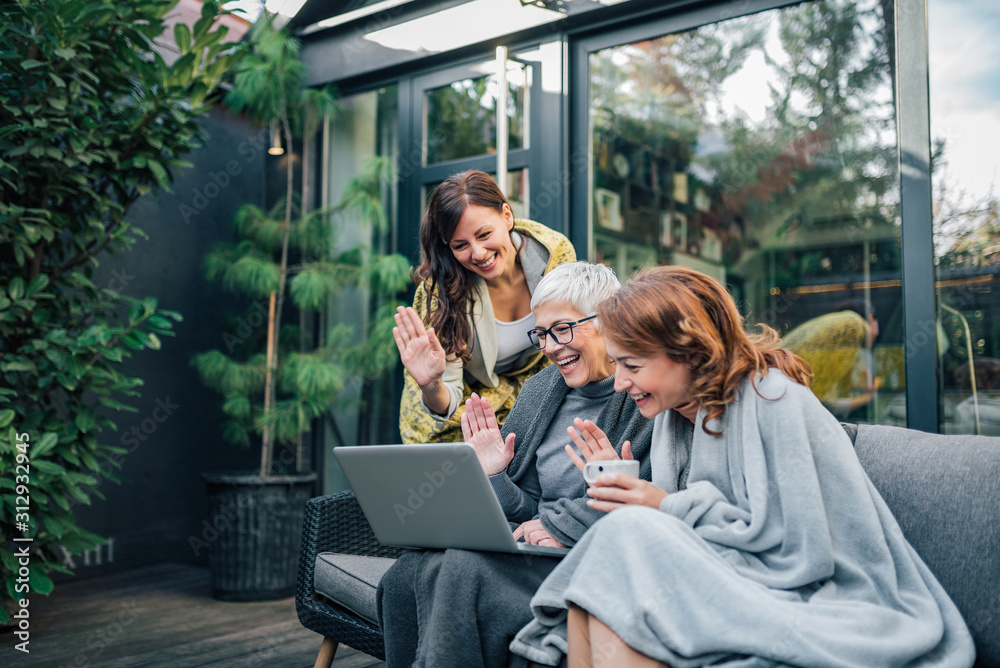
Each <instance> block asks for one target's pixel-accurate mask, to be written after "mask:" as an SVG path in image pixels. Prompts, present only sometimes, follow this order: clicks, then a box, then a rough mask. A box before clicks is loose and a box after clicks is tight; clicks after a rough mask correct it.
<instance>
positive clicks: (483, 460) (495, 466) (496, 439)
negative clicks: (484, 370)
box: [462, 392, 514, 475]
mask: <svg viewBox="0 0 1000 668" xmlns="http://www.w3.org/2000/svg"><path fill="white" fill-rule="evenodd" d="M462 439H463V440H464V441H465V442H466V443H469V444H470V445H472V447H473V448H475V450H476V456H477V457H479V463H480V464H482V466H483V470H484V471H485V472H486V475H496V474H497V473H500V472H501V471H503V470H505V469H506V468H507V465H508V464H510V460H512V459H514V434H508V435H507V440H506V441H505V440H504V439H503V438H501V437H500V426H499V425H498V424H497V416H496V413H494V412H493V406H491V405H490V402H489V401H487V400H486V399H483V398H482V397H480V396H479V395H478V394H476V393H475V392H473V393H472V396H471V397H470V398H469V399H468V400H467V401H466V402H465V412H464V413H462Z"/></svg>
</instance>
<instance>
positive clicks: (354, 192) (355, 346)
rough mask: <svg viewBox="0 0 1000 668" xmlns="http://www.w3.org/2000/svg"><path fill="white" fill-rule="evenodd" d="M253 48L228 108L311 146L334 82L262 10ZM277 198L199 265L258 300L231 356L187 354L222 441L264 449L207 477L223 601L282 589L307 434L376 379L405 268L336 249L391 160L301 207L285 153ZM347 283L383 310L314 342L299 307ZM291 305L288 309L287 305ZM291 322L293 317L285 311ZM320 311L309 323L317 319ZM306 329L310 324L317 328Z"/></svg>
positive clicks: (370, 207)
mask: <svg viewBox="0 0 1000 668" xmlns="http://www.w3.org/2000/svg"><path fill="white" fill-rule="evenodd" d="M250 35H251V40H250V53H249V54H248V55H247V57H246V58H245V60H243V61H242V62H241V64H240V67H239V68H238V70H237V72H236V76H235V79H234V86H233V90H232V91H231V92H230V93H229V95H228V96H227V103H228V104H229V105H231V106H232V107H233V108H234V109H235V110H237V111H241V112H245V113H246V114H248V115H249V116H250V117H251V118H252V119H253V120H255V121H257V122H259V123H261V124H262V125H264V126H267V127H271V128H274V131H275V132H277V133H278V136H279V137H280V138H281V140H282V145H283V146H285V147H288V148H289V149H290V148H291V147H293V146H294V144H293V141H292V140H293V138H296V137H297V138H299V139H300V140H301V141H302V142H303V143H304V142H307V141H309V139H310V138H311V137H312V135H313V134H314V132H315V130H316V128H317V126H318V123H319V121H320V120H321V119H322V118H323V117H324V115H327V114H331V113H333V112H334V111H335V108H336V105H335V100H334V97H333V94H332V93H331V92H330V91H329V90H316V89H307V88H303V83H304V77H305V68H304V67H303V65H302V63H301V61H300V60H299V45H298V42H297V41H296V40H295V39H294V38H293V37H291V36H290V35H288V34H287V33H285V32H283V31H280V30H277V29H275V28H274V26H273V24H272V22H271V19H270V18H269V17H267V16H265V17H264V18H263V19H262V20H260V21H258V22H257V24H255V26H254V27H253V29H252V30H251V33H250ZM284 162H285V169H286V180H285V184H286V187H285V194H284V196H283V198H282V199H281V201H280V202H278V204H277V205H276V206H275V207H274V208H272V209H271V210H269V211H264V210H263V209H261V208H260V207H258V206H256V205H254V204H246V205H244V206H242V207H241V208H240V209H239V210H238V211H237V213H236V215H235V216H234V218H233V226H234V231H235V234H236V241H235V242H233V243H230V244H225V245H222V246H219V247H217V248H216V249H215V250H213V251H212V252H211V253H210V254H209V256H208V257H207V258H206V260H205V264H204V267H205V272H206V275H207V277H208V279H209V280H212V281H218V282H219V283H221V285H222V286H223V287H224V288H225V289H227V290H230V291H233V292H237V293H242V294H244V295H247V296H249V297H251V298H252V299H254V300H256V301H255V302H254V303H253V304H252V305H251V306H250V311H249V312H248V313H247V314H246V315H245V317H244V318H243V322H244V323H247V324H250V323H253V322H254V319H253V315H254V314H255V313H256V314H257V315H258V318H257V321H258V323H259V327H258V328H257V329H256V331H254V330H253V328H252V327H250V328H249V329H250V331H248V332H242V333H240V332H238V334H245V335H240V336H232V335H228V336H226V337H224V340H225V341H226V342H227V344H226V347H227V350H226V351H222V350H211V351H207V352H204V353H201V354H199V355H197V356H196V357H195V359H194V360H193V364H194V366H195V367H196V368H197V370H198V372H199V374H200V376H201V378H202V380H203V382H204V383H205V384H206V385H208V386H209V387H212V388H213V389H215V390H217V391H219V392H220V393H221V394H222V395H223V397H224V403H223V405H222V413H223V415H224V418H223V423H222V426H223V430H222V431H223V437H224V438H225V439H226V440H228V441H230V442H232V443H235V444H239V445H243V446H250V445H253V444H259V447H260V466H259V467H258V470H257V471H254V472H253V473H206V474H205V476H204V477H205V480H206V482H207V485H208V493H209V504H210V517H209V523H208V527H206V529H207V530H210V531H209V534H210V535H208V536H207V537H206V536H203V539H204V540H202V539H197V540H200V541H201V542H204V543H206V544H207V547H208V551H209V565H210V567H211V571H212V587H213V593H214V595H215V596H216V597H218V598H223V599H229V600H259V599H265V598H279V597H283V596H288V595H291V594H292V593H293V591H294V586H295V575H296V564H297V559H298V546H299V537H300V534H301V528H302V516H303V512H304V510H305V503H306V501H307V500H308V499H309V497H310V496H311V493H312V483H313V481H314V480H315V478H316V474H315V473H314V472H309V471H303V470H302V463H303V457H302V435H303V434H304V433H306V432H308V431H309V430H310V427H311V425H312V424H313V422H314V421H315V420H317V419H318V418H321V417H323V416H326V415H328V414H329V410H330V406H331V405H332V404H333V403H334V402H336V401H338V400H339V398H340V397H341V395H342V393H343V391H344V387H345V382H346V380H347V379H350V378H353V377H366V376H367V377H371V376H373V375H377V374H378V373H380V372H382V371H384V370H386V369H388V368H391V367H392V365H393V364H394V362H395V357H394V354H393V353H394V351H395V344H394V342H393V340H392V334H391V328H392V316H391V313H392V312H393V310H394V309H395V307H396V305H397V304H398V303H399V302H398V300H397V299H396V295H397V294H398V293H399V292H401V291H402V290H404V289H405V288H406V285H407V283H408V281H409V263H408V262H407V260H406V259H405V258H404V257H402V256H400V255H381V254H378V253H374V252H372V251H371V250H370V249H369V248H367V247H365V246H352V247H349V248H342V247H340V246H339V245H338V240H337V237H336V229H337V228H336V226H335V225H333V224H332V220H333V219H335V218H336V217H343V216H351V220H352V221H353V220H354V219H357V218H360V219H362V220H363V221H365V222H367V223H368V224H370V225H373V226H374V227H376V228H377V229H379V230H382V231H384V228H385V226H386V224H387V223H386V218H385V214H384V210H383V208H382V205H381V198H382V192H383V188H384V185H385V184H386V183H387V182H388V181H389V180H390V179H392V178H393V175H392V169H391V165H390V163H389V162H388V161H387V160H385V159H376V160H374V161H373V162H372V163H371V164H370V165H369V167H368V169H367V170H366V171H365V173H363V174H362V175H360V176H359V177H357V178H356V179H354V180H353V181H352V182H351V183H350V184H349V185H348V187H347V188H346V190H345V192H344V195H343V197H342V198H341V200H340V201H339V202H338V203H337V204H336V205H334V206H332V207H330V208H327V209H321V210H316V211H308V212H307V211H303V210H302V208H301V206H300V204H299V202H300V199H299V196H298V193H296V191H295V182H294V172H293V168H294V161H293V160H292V159H288V158H286V159H285V160H284ZM349 287H362V288H365V289H367V290H368V291H369V294H370V296H371V299H372V301H373V303H375V304H377V305H378V308H377V309H376V311H375V314H374V316H373V317H372V319H371V321H372V322H373V323H374V325H373V326H371V327H369V328H368V330H369V331H367V332H364V333H354V331H353V328H352V327H351V326H350V325H347V324H340V325H337V326H334V327H331V328H328V329H327V330H326V331H320V332H319V333H318V336H317V337H316V338H317V340H316V341H315V342H311V341H310V338H311V337H310V336H309V334H310V332H308V331H306V329H308V327H306V328H304V327H303V323H306V318H305V316H306V314H321V313H322V312H323V311H324V310H325V309H327V308H328V306H329V304H330V300H331V299H332V298H333V297H334V296H336V295H337V294H338V293H339V292H340V291H342V290H344V289H345V288H349ZM288 301H290V302H291V304H289V303H288ZM293 319H294V321H295V323H297V324H291V323H290V322H289V321H290V320H293ZM322 320H323V318H316V319H315V320H314V321H313V324H315V323H316V322H321V321H322ZM313 329H315V327H314V328H313Z"/></svg>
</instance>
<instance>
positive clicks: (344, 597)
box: [313, 552, 396, 624]
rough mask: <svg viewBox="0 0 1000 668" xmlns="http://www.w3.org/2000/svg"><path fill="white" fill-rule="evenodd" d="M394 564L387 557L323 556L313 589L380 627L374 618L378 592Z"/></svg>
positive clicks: (319, 560) (317, 558) (318, 562)
mask: <svg viewBox="0 0 1000 668" xmlns="http://www.w3.org/2000/svg"><path fill="white" fill-rule="evenodd" d="M394 563H396V560H395V559H388V558H386V557H362V556H358V555H356V554H336V553H333V552H322V553H320V554H318V555H316V574H315V576H314V578H313V586H314V587H315V589H316V591H317V592H319V593H320V594H322V595H323V596H326V597H327V598H328V599H330V600H331V601H333V602H334V603H337V604H339V605H341V606H343V607H345V608H347V609H348V610H350V611H351V612H353V613H354V614H356V615H358V616H360V617H364V618H365V619H367V620H368V621H370V622H371V623H372V624H378V619H377V618H376V616H375V588H376V587H378V583H379V580H381V579H382V576H383V575H385V572H386V571H387V570H389V567H390V566H392V565H393V564H394Z"/></svg>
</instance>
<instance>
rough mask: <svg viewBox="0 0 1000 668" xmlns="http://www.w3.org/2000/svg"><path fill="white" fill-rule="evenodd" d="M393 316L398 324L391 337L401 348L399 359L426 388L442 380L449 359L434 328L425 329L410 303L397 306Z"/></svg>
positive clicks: (421, 386) (420, 384) (419, 383)
mask: <svg viewBox="0 0 1000 668" xmlns="http://www.w3.org/2000/svg"><path fill="white" fill-rule="evenodd" d="M393 319H394V320H395V321H396V326H395V327H393V328H392V337H393V338H394V339H395V340H396V347H397V348H399V358H400V360H401V361H402V362H403V366H404V367H406V370H407V371H409V372H410V375H411V376H413V380H415V381H417V385H419V386H420V388H421V389H424V390H426V389H427V388H429V387H431V386H433V385H435V384H437V383H438V382H440V380H441V377H442V376H444V370H445V365H446V360H445V353H444V348H443V347H441V342H440V341H438V337H437V335H436V334H435V333H434V328H433V327H432V328H430V329H425V328H424V323H423V321H421V320H420V316H419V315H417V312H416V311H414V310H413V307H411V306H407V307H405V308H404V307H402V306H400V307H399V308H397V309H396V314H395V315H394V316H393Z"/></svg>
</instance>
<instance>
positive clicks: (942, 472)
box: [848, 425, 1000, 666]
mask: <svg viewBox="0 0 1000 668" xmlns="http://www.w3.org/2000/svg"><path fill="white" fill-rule="evenodd" d="M848 433H849V434H850V433H851V430H850V429H848ZM855 448H856V450H857V453H858V459H859V460H860V461H861V465H862V466H864V468H865V471H866V472H867V473H868V477H869V478H871V481H872V483H874V485H875V487H876V488H877V489H878V491H879V493H881V495H882V497H883V498H884V499H885V502H886V503H887V504H888V506H889V509H890V510H891V511H892V514H893V515H895V517H896V520H897V521H898V522H899V526H900V528H901V529H902V530H903V535H905V536H906V538H907V540H909V541H910V544H911V545H913V547H914V548H915V549H916V551H917V552H918V553H919V554H920V556H921V557H922V558H923V560H924V562H925V563H926V564H927V566H928V567H930V569H931V571H933V573H934V575H936V576H937V578H938V581H939V582H940V583H941V584H942V585H943V586H944V588H945V589H946V590H947V591H948V593H949V594H950V595H951V598H952V600H953V601H955V604H956V605H957V606H958V609H959V610H960V611H961V612H962V615H963V616H964V617H965V621H966V623H968V625H969V629H970V630H971V631H972V636H973V638H974V639H975V641H976V649H977V651H978V661H977V663H976V665H977V666H979V665H982V666H1000V438H996V437H989V436H957V435H951V436H942V435H937V434H926V433H924V432H920V431H914V430H910V429H903V428H900V427H887V426H879V425H858V428H857V436H856V439H855Z"/></svg>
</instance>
